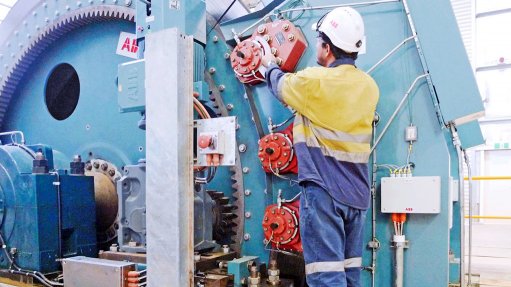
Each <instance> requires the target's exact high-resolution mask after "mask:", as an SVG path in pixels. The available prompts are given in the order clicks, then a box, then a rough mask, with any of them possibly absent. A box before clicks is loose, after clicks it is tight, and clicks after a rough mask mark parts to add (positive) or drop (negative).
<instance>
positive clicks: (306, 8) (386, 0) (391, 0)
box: [274, 0, 400, 15]
mask: <svg viewBox="0 0 511 287" xmlns="http://www.w3.org/2000/svg"><path fill="white" fill-rule="evenodd" d="M399 1H400V0H380V1H367V2H354V3H346V4H336V5H324V6H310V7H303V8H292V9H286V10H282V11H279V13H275V14H274V15H278V14H282V13H288V12H296V11H303V12H305V11H310V10H330V9H334V8H339V7H357V6H367V5H376V4H385V3H393V2H399Z"/></svg>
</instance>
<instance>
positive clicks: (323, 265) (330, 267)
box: [305, 261, 344, 275]
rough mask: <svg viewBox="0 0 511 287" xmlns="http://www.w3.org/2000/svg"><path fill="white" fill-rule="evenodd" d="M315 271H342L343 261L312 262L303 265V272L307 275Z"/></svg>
mask: <svg viewBox="0 0 511 287" xmlns="http://www.w3.org/2000/svg"><path fill="white" fill-rule="evenodd" d="M317 272H344V262H343V261H326V262H314V263H310V264H307V265H305V274H306V275H309V274H312V273H317Z"/></svg>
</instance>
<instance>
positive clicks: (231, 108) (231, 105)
mask: <svg viewBox="0 0 511 287" xmlns="http://www.w3.org/2000/svg"><path fill="white" fill-rule="evenodd" d="M225 108H226V109H227V110H228V111H232V110H233V109H234V105H233V104H227V105H226V106H225Z"/></svg>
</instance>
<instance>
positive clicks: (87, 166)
mask: <svg viewBox="0 0 511 287" xmlns="http://www.w3.org/2000/svg"><path fill="white" fill-rule="evenodd" d="M85 169H86V170H92V165H91V164H90V162H88V163H86V164H85Z"/></svg>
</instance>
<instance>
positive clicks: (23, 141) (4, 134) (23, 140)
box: [0, 131, 25, 145]
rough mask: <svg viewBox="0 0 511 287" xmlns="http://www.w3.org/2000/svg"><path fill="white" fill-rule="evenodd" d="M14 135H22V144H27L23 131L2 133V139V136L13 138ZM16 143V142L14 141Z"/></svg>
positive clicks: (0, 135)
mask: <svg viewBox="0 0 511 287" xmlns="http://www.w3.org/2000/svg"><path fill="white" fill-rule="evenodd" d="M12 135H20V137H21V144H23V145H24V144H25V135H24V134H23V132H22V131H10V132H3V133H0V137H2V136H12ZM13 143H14V141H13Z"/></svg>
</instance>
